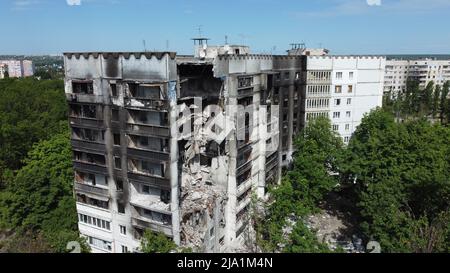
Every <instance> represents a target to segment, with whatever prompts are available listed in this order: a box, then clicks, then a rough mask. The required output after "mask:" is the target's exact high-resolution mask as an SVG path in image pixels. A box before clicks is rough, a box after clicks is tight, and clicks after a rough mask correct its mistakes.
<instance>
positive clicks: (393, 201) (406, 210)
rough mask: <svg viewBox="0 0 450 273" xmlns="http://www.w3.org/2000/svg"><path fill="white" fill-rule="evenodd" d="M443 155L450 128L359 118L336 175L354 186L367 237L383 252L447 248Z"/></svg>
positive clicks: (447, 172)
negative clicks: (340, 175)
mask: <svg viewBox="0 0 450 273" xmlns="http://www.w3.org/2000/svg"><path fill="white" fill-rule="evenodd" d="M449 154H450V128H447V127H443V126H441V125H431V124H430V123H429V122H428V121H426V120H424V119H420V120H414V121H408V122H405V123H396V122H395V121H394V117H393V116H391V115H390V114H388V113H386V112H384V111H382V110H380V109H379V110H376V111H373V112H372V113H371V114H370V115H367V116H366V117H365V118H364V119H363V120H362V124H361V126H359V128H358V129H357V131H356V132H355V134H354V137H353V138H352V140H351V141H350V144H349V146H348V148H347V149H346V151H345V153H344V157H343V160H342V164H341V171H342V173H341V174H342V178H343V183H347V185H351V186H352V187H354V192H355V194H356V195H357V200H359V201H358V207H359V209H360V214H361V217H362V223H361V229H362V231H363V233H364V234H365V236H366V237H367V238H368V239H374V240H378V241H379V242H380V244H381V246H382V249H383V251H385V252H434V251H442V250H443V249H445V248H448V244H449V242H450V241H448V240H447V242H445V233H446V232H448V223H449V222H448V219H449V218H448V217H449V212H450V211H449V209H450V207H449V204H450V156H449ZM355 183H356V184H355ZM431 231H433V232H431Z"/></svg>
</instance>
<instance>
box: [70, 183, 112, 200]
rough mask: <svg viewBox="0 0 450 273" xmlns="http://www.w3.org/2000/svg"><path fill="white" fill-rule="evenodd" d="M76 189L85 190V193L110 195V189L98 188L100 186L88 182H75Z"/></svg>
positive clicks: (78, 190)
mask: <svg viewBox="0 0 450 273" xmlns="http://www.w3.org/2000/svg"><path fill="white" fill-rule="evenodd" d="M74 189H75V190H76V191H77V192H84V193H88V194H89V193H91V194H95V195H100V196H106V197H110V196H109V191H108V189H103V188H98V187H95V186H92V185H88V184H82V183H78V182H75V183H74Z"/></svg>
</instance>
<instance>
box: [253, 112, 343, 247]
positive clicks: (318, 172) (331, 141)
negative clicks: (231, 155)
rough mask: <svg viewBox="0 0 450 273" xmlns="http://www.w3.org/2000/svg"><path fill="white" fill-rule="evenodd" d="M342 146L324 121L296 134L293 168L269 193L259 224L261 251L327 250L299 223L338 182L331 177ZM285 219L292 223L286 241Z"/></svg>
mask: <svg viewBox="0 0 450 273" xmlns="http://www.w3.org/2000/svg"><path fill="white" fill-rule="evenodd" d="M342 146H343V143H342V139H341V138H340V137H338V136H337V134H336V133H335V132H334V131H333V130H332V129H331V123H330V121H329V119H327V118H319V119H316V120H313V121H311V122H310V123H309V124H308V126H307V127H306V128H305V129H304V130H303V131H302V133H300V135H299V137H298V139H297V140H296V141H295V148H296V151H297V152H296V153H295V156H294V162H293V168H292V170H290V171H288V172H287V173H286V174H285V175H284V176H283V179H282V182H281V185H279V186H277V187H276V188H274V189H272V190H271V192H270V194H271V200H272V203H271V205H270V206H269V207H268V208H267V212H266V214H267V215H266V218H265V219H264V220H261V221H260V223H259V230H258V232H259V234H260V235H259V241H260V242H259V244H260V245H261V247H262V248H263V249H264V250H265V251H270V252H273V251H286V252H293V251H299V250H300V249H303V251H304V252H316V251H325V250H326V251H329V250H328V249H327V247H326V246H325V245H324V244H321V243H319V242H318V241H317V238H316V237H315V235H314V232H313V231H310V230H308V228H307V227H306V226H305V224H304V222H303V220H304V217H305V216H306V215H308V214H309V213H312V212H314V211H317V203H318V202H319V201H321V200H322V199H323V197H324V195H325V194H327V193H329V192H330V191H332V190H333V188H334V187H336V186H337V184H338V183H339V180H338V176H335V175H332V174H333V173H334V172H335V171H336V170H337V165H336V163H337V158H338V155H339V154H340V152H341V149H342ZM289 218H294V219H295V220H296V224H295V226H294V227H293V231H292V233H291V234H290V236H289V237H288V238H286V236H285V234H284V231H283V229H284V228H285V227H286V225H287V224H288V221H287V220H288V219H289ZM283 245H284V246H285V247H284V248H283V247H280V246H283ZM306 246H307V247H306Z"/></svg>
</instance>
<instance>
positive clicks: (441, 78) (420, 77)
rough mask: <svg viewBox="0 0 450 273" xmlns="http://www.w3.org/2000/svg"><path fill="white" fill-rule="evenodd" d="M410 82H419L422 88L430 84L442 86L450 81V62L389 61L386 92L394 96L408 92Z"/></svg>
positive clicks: (434, 60)
mask: <svg viewBox="0 0 450 273" xmlns="http://www.w3.org/2000/svg"><path fill="white" fill-rule="evenodd" d="M408 80H413V81H417V82H418V83H419V86H420V87H421V88H425V87H426V86H427V85H428V84H429V83H430V82H433V83H434V84H435V85H440V86H442V85H443V84H444V83H445V82H446V81H449V80H450V60H437V59H431V58H425V59H412V60H402V59H388V60H387V61H386V74H385V80H384V92H385V93H390V94H392V95H394V94H396V93H398V92H403V91H405V90H406V86H407V82H408Z"/></svg>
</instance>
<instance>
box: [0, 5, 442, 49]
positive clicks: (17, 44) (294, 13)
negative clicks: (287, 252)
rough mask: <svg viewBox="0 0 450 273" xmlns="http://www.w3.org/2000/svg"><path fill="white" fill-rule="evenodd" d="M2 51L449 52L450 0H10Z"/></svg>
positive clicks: (1, 14)
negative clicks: (211, 47) (295, 48)
mask: <svg viewBox="0 0 450 273" xmlns="http://www.w3.org/2000/svg"><path fill="white" fill-rule="evenodd" d="M0 18H1V21H2V24H3V25H2V28H1V29H2V30H1V34H2V35H1V37H2V38H1V39H0V54H47V53H48V54H56V53H61V52H67V51H140V50H143V48H144V46H143V40H145V41H146V45H147V49H148V50H153V49H155V50H167V49H168V50H171V51H177V52H179V53H180V54H191V53H192V42H191V41H190V38H192V37H193V36H198V26H202V28H201V29H202V32H203V34H204V35H205V36H207V37H209V38H211V39H212V40H211V44H221V43H224V40H225V35H227V36H228V40H229V42H230V43H234V44H248V45H250V46H251V48H252V50H253V52H271V51H272V52H274V53H277V54H282V53H284V51H285V50H286V49H288V47H289V44H290V43H292V42H305V43H306V44H307V46H309V47H318V46H320V45H322V46H323V47H326V48H329V49H330V50H331V51H332V53H334V54H413V53H417V54H427V53H434V54H450V30H449V26H450V0H308V1H306V0H228V1H225V0H222V1H216V0H1V1H0Z"/></svg>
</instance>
